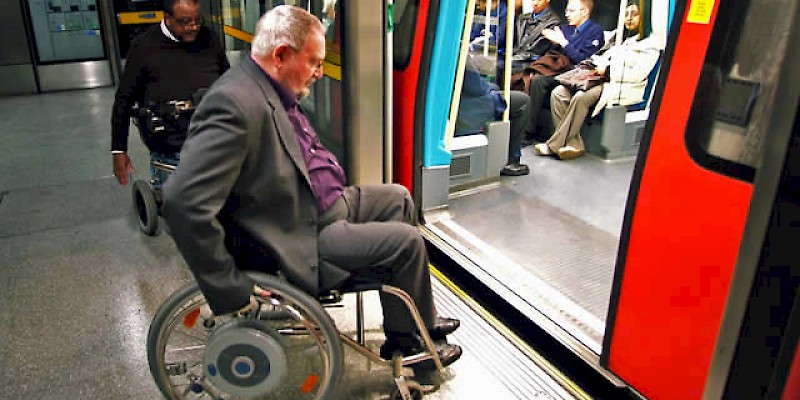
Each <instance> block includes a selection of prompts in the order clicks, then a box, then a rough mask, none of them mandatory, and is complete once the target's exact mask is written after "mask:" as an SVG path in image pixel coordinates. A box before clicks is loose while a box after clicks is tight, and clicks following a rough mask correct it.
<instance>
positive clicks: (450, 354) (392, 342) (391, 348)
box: [380, 335, 464, 369]
mask: <svg viewBox="0 0 800 400" xmlns="http://www.w3.org/2000/svg"><path fill="white" fill-rule="evenodd" d="M415 336H416V335H415ZM415 336H410V335H404V336H394V335H390V336H388V337H387V338H386V341H385V342H384V343H383V344H382V345H381V350H380V356H381V358H383V359H384V360H389V359H391V358H392V357H393V356H394V355H395V354H400V355H402V356H403V357H408V356H412V355H416V354H420V353H424V352H425V351H426V349H425V347H424V346H423V345H422V342H421V341H420V340H419V339H418V338H417V337H415ZM434 345H435V346H436V352H437V353H439V360H440V361H441V362H442V366H444V367H446V366H448V365H450V364H452V363H454V362H456V361H457V360H458V359H459V358H461V354H463V353H464V351H463V350H462V349H461V346H459V345H457V344H449V343H447V342H437V343H435V344H434ZM411 366H412V367H415V368H420V369H436V364H435V363H434V362H433V360H432V359H429V360H425V361H420V362H418V363H416V364H412V365H411Z"/></svg>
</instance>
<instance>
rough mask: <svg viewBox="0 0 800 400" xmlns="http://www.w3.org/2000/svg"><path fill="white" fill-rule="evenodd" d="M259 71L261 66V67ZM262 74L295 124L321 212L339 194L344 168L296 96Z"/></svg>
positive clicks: (312, 188) (343, 181)
mask: <svg viewBox="0 0 800 400" xmlns="http://www.w3.org/2000/svg"><path fill="white" fill-rule="evenodd" d="M250 62H252V63H254V64H256V66H258V64H257V63H256V62H255V61H253V60H252V59H250ZM258 67H259V69H260V68H261V67H260V66H258ZM262 71H264V70H263V69H262ZM264 75H265V76H266V77H267V80H269V82H270V83H271V84H272V86H273V87H274V88H275V91H276V92H278V97H280V99H281V103H282V104H283V108H284V109H285V110H286V114H287V115H288V116H289V121H291V123H292V126H293V127H294V132H295V134H296V135H297V143H298V144H299V145H300V151H301V152H302V153H303V160H304V161H305V162H306V169H308V177H309V179H310V180H311V190H312V191H313V192H314V197H315V198H316V199H317V211H319V213H320V215H321V214H322V213H324V212H325V211H327V210H328V208H329V207H330V206H331V205H333V203H335V202H336V200H338V199H339V197H341V196H342V193H343V192H344V184H345V181H346V179H345V175H344V169H342V167H341V166H340V165H339V162H338V161H336V156H335V155H333V153H331V152H330V150H328V149H326V148H325V147H323V146H322V143H320V141H319V137H317V133H316V132H315V131H314V128H313V127H312V126H311V123H310V122H309V121H308V118H307V117H306V116H305V114H303V111H302V110H301V109H300V103H298V102H297V98H296V97H295V96H293V95H292V94H291V92H289V91H288V90H287V89H286V88H284V87H283V86H281V84H280V83H278V82H277V81H276V80H274V79H272V77H271V76H269V74H267V73H266V71H264Z"/></svg>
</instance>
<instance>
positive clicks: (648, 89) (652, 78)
mask: <svg viewBox="0 0 800 400" xmlns="http://www.w3.org/2000/svg"><path fill="white" fill-rule="evenodd" d="M662 54H663V53H662ZM662 54H659V55H658V60H656V63H655V65H653V69H652V70H651V71H650V74H649V75H647V84H646V85H645V87H644V94H642V99H643V100H642V101H640V102H638V103H636V104H631V105H629V106H628V107H627V109H628V111H639V110H644V109H645V108H647V105H648V104H649V103H650V97H652V95H653V87H655V85H656V79H657V78H658V71H659V69H660V68H659V67H660V66H661V55H662Z"/></svg>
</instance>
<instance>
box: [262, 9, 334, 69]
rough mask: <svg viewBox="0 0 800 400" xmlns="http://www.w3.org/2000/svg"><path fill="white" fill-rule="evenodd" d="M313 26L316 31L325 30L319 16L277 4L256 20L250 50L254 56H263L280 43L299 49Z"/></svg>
mask: <svg viewBox="0 0 800 400" xmlns="http://www.w3.org/2000/svg"><path fill="white" fill-rule="evenodd" d="M314 26H316V27H317V29H319V31H318V32H324V31H325V30H324V28H323V27H322V22H321V21H320V20H319V18H317V17H315V16H314V15H313V14H311V13H309V12H308V11H306V10H304V9H302V8H300V7H295V6H286V5H283V6H277V7H275V8H273V9H271V10H269V11H267V12H266V13H264V15H263V16H261V19H259V20H258V23H257V24H256V35H255V37H253V43H252V47H251V50H250V52H251V53H252V54H253V55H254V56H265V55H267V54H269V53H271V52H272V50H274V49H275V48H276V47H278V46H280V45H282V44H286V45H289V47H291V48H293V49H295V50H300V49H302V48H303V46H304V45H305V44H306V38H307V37H308V34H309V32H311V30H312V27H314Z"/></svg>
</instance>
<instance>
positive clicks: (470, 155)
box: [450, 121, 510, 187]
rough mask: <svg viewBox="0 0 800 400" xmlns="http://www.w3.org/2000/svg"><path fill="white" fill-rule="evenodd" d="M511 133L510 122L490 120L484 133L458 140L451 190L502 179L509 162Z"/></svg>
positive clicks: (455, 141)
mask: <svg viewBox="0 0 800 400" xmlns="http://www.w3.org/2000/svg"><path fill="white" fill-rule="evenodd" d="M509 132H510V123H509V122H503V121H489V122H487V123H486V124H485V127H484V129H483V131H482V132H480V133H475V134H472V135H464V136H456V137H454V138H453V139H452V141H451V145H450V152H451V160H450V187H453V186H460V185H464V184H469V183H473V182H478V181H481V180H485V179H490V178H495V177H499V176H500V170H501V169H503V166H504V165H505V164H506V161H507V160H508V140H509Z"/></svg>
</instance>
